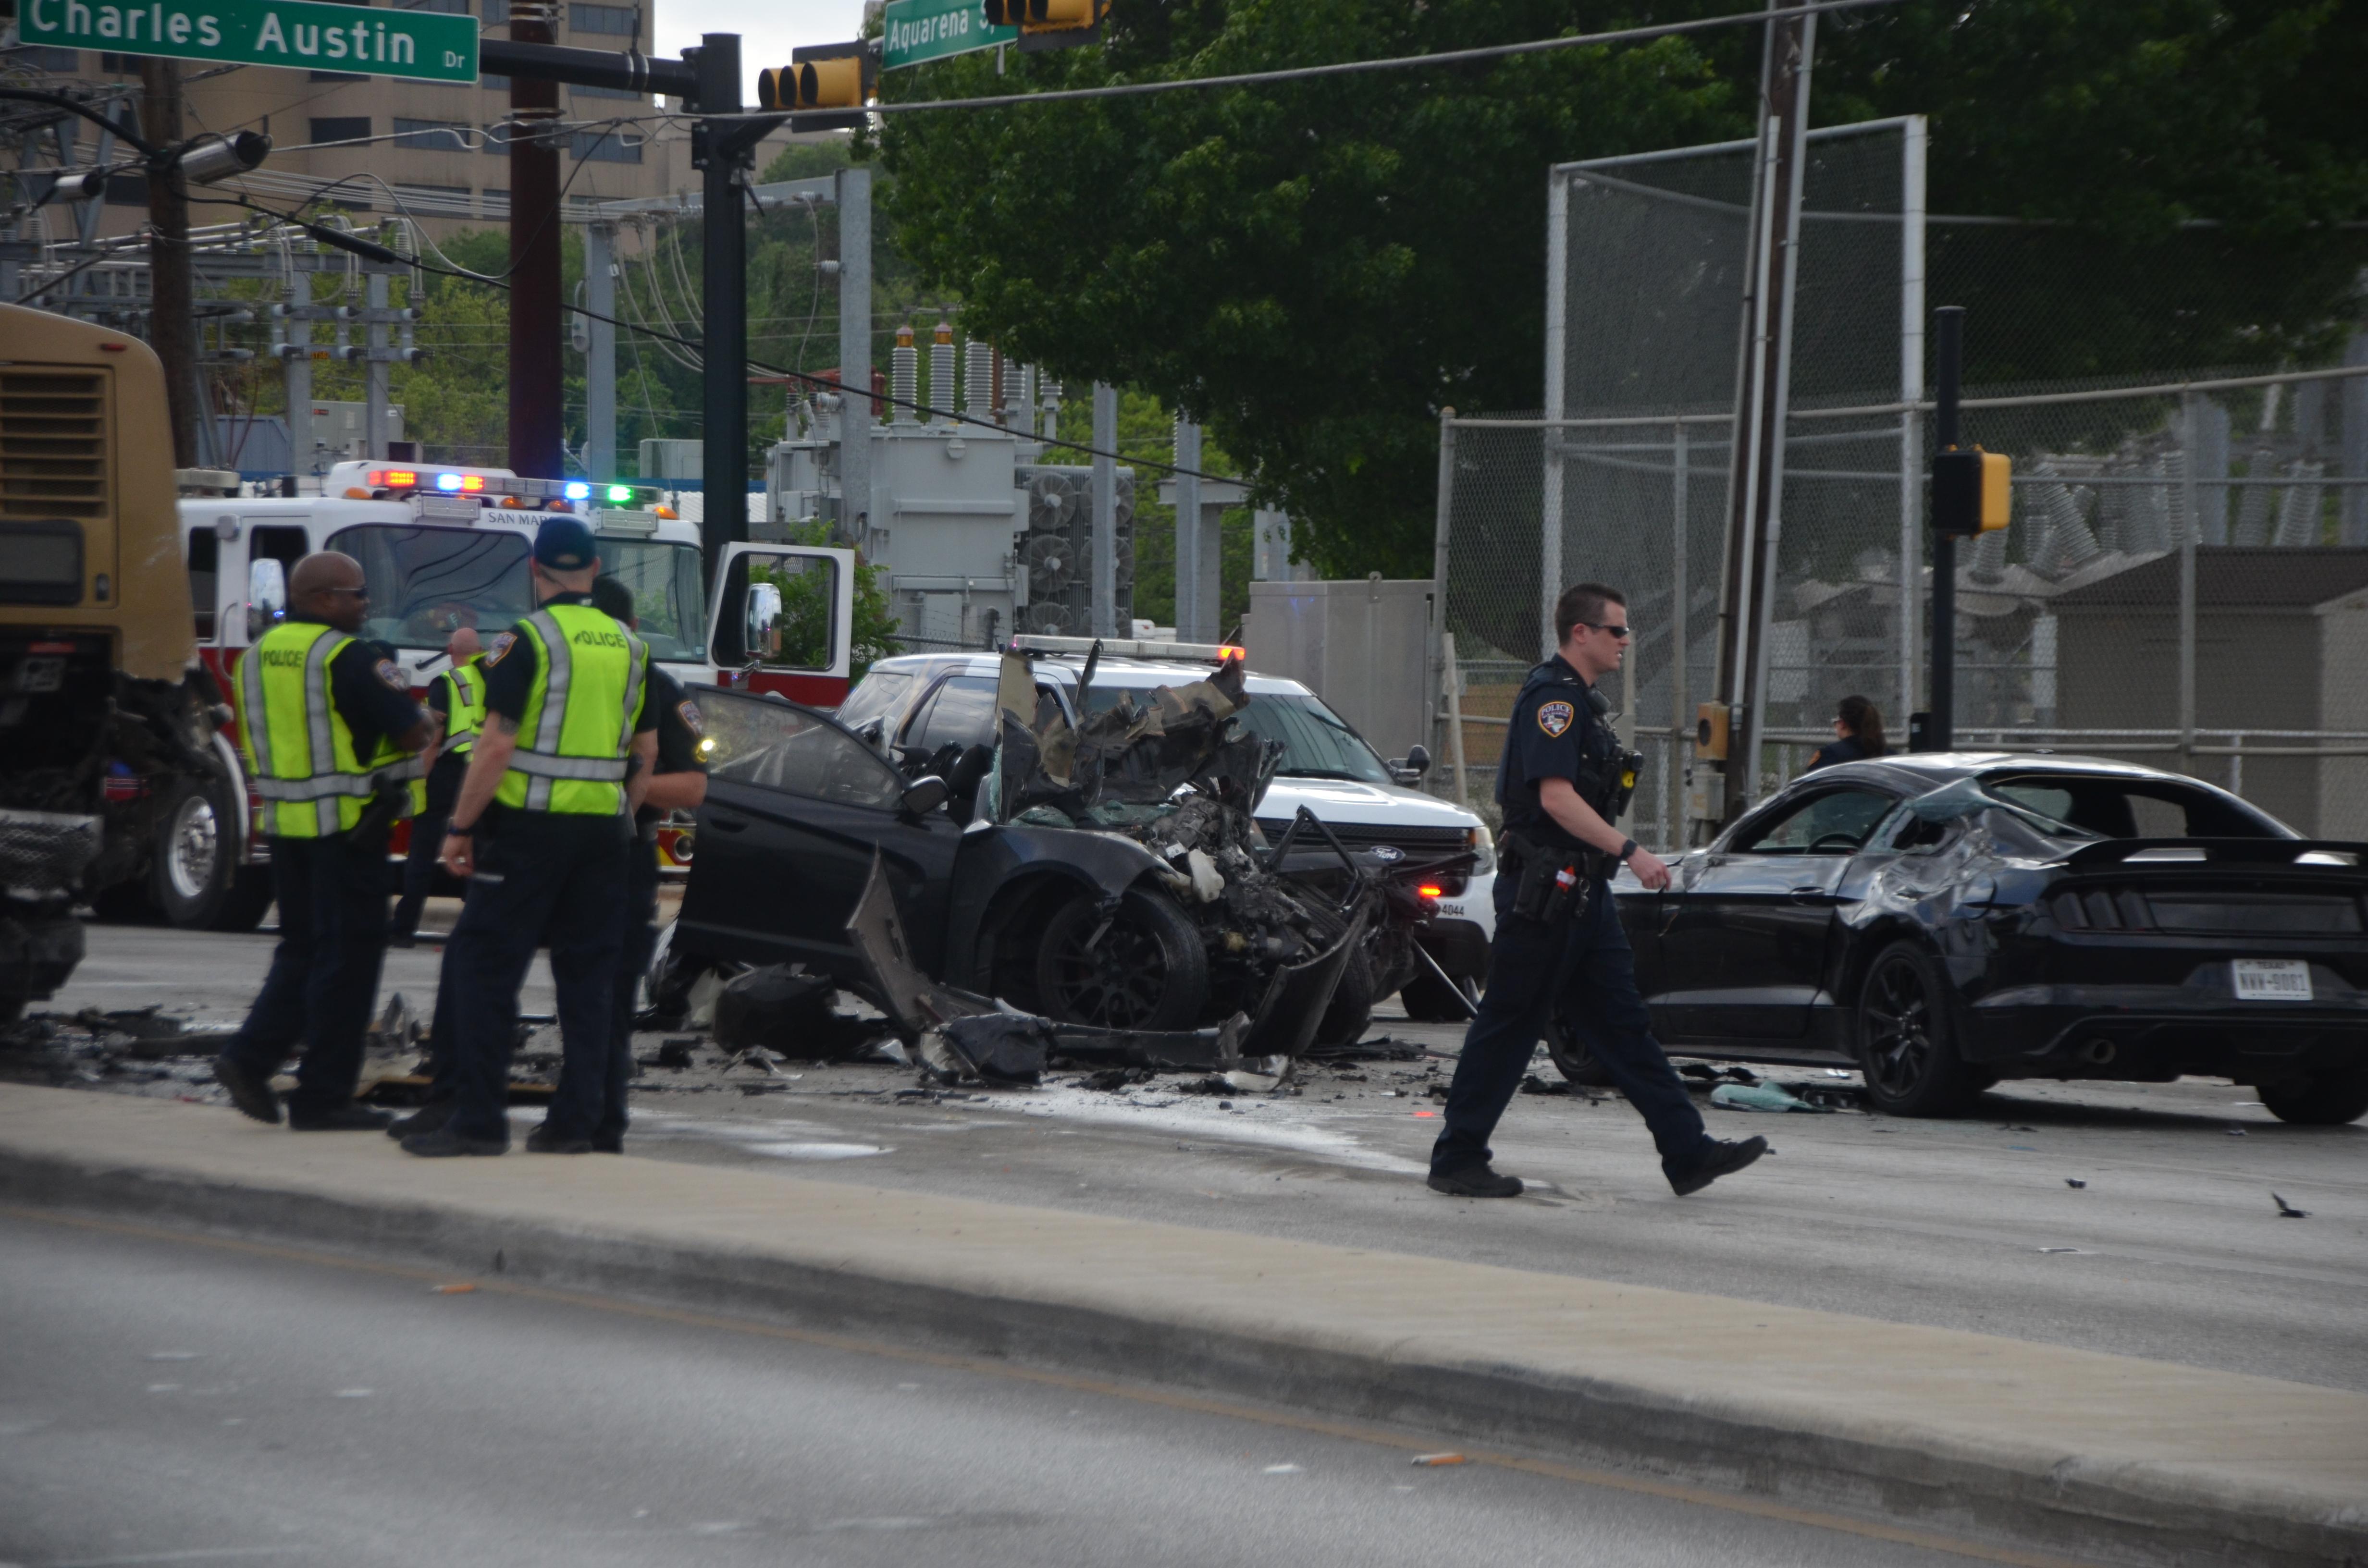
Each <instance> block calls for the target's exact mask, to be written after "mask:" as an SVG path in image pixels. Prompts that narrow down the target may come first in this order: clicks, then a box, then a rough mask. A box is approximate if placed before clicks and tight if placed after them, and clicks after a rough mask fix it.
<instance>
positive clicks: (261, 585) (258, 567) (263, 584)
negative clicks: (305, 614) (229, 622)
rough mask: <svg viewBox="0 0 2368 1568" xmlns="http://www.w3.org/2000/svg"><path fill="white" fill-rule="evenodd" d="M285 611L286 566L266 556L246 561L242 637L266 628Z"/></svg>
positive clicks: (259, 633)
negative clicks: (244, 618)
mask: <svg viewBox="0 0 2368 1568" xmlns="http://www.w3.org/2000/svg"><path fill="white" fill-rule="evenodd" d="M287 613H288V569H287V568H286V567H284V566H282V565H281V564H280V563H279V562H277V561H275V560H273V559H272V558H271V557H269V556H268V555H267V556H265V557H263V558H262V559H261V560H259V561H250V562H247V563H246V640H247V642H250V643H252V642H256V640H257V639H259V638H260V637H262V635H263V634H264V633H265V632H267V631H270V630H271V628H272V627H273V626H274V625H275V624H277V623H278V622H279V619H280V618H281V617H283V616H285V615H286V614H287Z"/></svg>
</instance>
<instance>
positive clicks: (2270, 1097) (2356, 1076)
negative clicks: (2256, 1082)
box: [2260, 1062, 2368, 1127]
mask: <svg viewBox="0 0 2368 1568" xmlns="http://www.w3.org/2000/svg"><path fill="white" fill-rule="evenodd" d="M2260 1092H2261V1104H2262V1105H2264V1106H2266V1107H2268V1108H2269V1112H2270V1114H2271V1116H2274V1117H2276V1118H2277V1119H2279V1120H2280V1121H2290V1122H2293V1123H2294V1125H2295V1126H2297V1127H2340V1126H2342V1125H2343V1124H2344V1123H2346V1122H2351V1121H2357V1120H2359V1119H2361V1118H2362V1116H2368V1062H2353V1063H2351V1065H2350V1066H2348V1067H2336V1068H2331V1069H2329V1070H2328V1071H2327V1072H2324V1073H2305V1074H2303V1075H2302V1076H2301V1077H2298V1078H2285V1079H2281V1080H2280V1081H2279V1082H2277V1083H2274V1084H2263V1085H2260Z"/></svg>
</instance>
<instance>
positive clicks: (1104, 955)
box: [1036, 888, 1209, 1029]
mask: <svg viewBox="0 0 2368 1568" xmlns="http://www.w3.org/2000/svg"><path fill="white" fill-rule="evenodd" d="M1036 994H1037V997H1038V998H1039V1000H1040V1001H1041V1003H1042V1006H1043V1009H1044V1014H1045V1016H1046V1017H1051V1018H1055V1019H1058V1020H1059V1021H1061V1022H1063V1023H1069V1024H1090V1025H1093V1026H1095V1027H1097V1028H1113V1029H1189V1028H1192V1027H1193V1026H1194V1025H1196V1024H1197V1023H1199V1022H1200V1017H1201V1004H1202V1002H1203V1001H1204V1000H1206V998H1207V996H1208V994H1209V957H1208V954H1207V953H1206V952H1205V951H1203V950H1202V949H1201V934H1200V932H1198V931H1197V930H1195V929H1193V926H1192V922H1191V921H1190V919H1189V918H1187V917H1186V915H1185V914H1184V912H1183V911H1182V910H1180V909H1178V908H1177V907H1176V905H1175V903H1174V902H1173V901H1171V900H1169V899H1168V898H1167V897H1166V896H1165V895H1164V894H1161V893H1156V892H1149V891H1146V890H1144V889H1142V888H1136V889H1134V890H1133V891H1131V892H1128V893H1127V894H1126V896H1125V897H1123V898H1121V900H1120V901H1119V903H1118V907H1117V908H1116V909H1114V910H1112V911H1110V913H1109V914H1107V915H1105V914H1104V913H1103V911H1102V906H1101V903H1100V902H1099V900H1096V899H1092V898H1076V899H1072V900H1071V901H1070V902H1068V903H1064V904H1063V905H1062V906H1061V907H1060V908H1059V909H1058V910H1056V911H1054V912H1053V918H1052V919H1051V920H1049V921H1047V922H1046V923H1045V925H1044V934H1043V936H1042V937H1040V938H1039V939H1038V942H1037V946H1036Z"/></svg>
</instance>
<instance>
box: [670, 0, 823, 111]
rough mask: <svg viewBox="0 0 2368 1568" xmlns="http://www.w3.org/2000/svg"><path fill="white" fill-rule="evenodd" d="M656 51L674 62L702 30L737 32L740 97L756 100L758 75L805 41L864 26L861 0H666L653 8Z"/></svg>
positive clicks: (786, 59)
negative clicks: (655, 25)
mask: <svg viewBox="0 0 2368 1568" xmlns="http://www.w3.org/2000/svg"><path fill="white" fill-rule="evenodd" d="M656 9H657V52H658V54H659V55H660V56H662V57H663V58H665V59H667V60H678V59H680V58H681V57H682V51H684V50H685V49H688V48H689V47H691V46H692V45H694V44H696V43H698V42H699V35H700V34H701V33H738V34H739V35H740V65H741V74H743V75H744V76H745V77H746V81H745V82H744V83H743V84H742V85H741V97H742V101H743V102H746V103H747V104H750V105H752V106H753V105H754V104H755V103H756V101H757V72H759V71H761V70H764V69H765V68H766V67H767V66H770V65H787V64H788V63H789V62H790V51H791V50H792V49H794V48H796V47H797V46H798V45H800V44H804V43H844V42H845V41H847V40H848V39H851V38H853V37H855V36H856V33H857V32H858V31H859V30H860V28H862V26H863V0H666V3H665V4H661V5H659V6H657V8H656Z"/></svg>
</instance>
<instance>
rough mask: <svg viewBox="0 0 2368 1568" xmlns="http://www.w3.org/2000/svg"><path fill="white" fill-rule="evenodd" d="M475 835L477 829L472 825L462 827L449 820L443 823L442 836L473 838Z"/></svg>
mask: <svg viewBox="0 0 2368 1568" xmlns="http://www.w3.org/2000/svg"><path fill="white" fill-rule="evenodd" d="M476 835H477V830H476V829H475V828H474V827H473V826H472V827H462V826H461V824H458V823H449V822H448V823H446V824H444V836H445V837H447V838H474V837H475V836H476Z"/></svg>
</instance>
